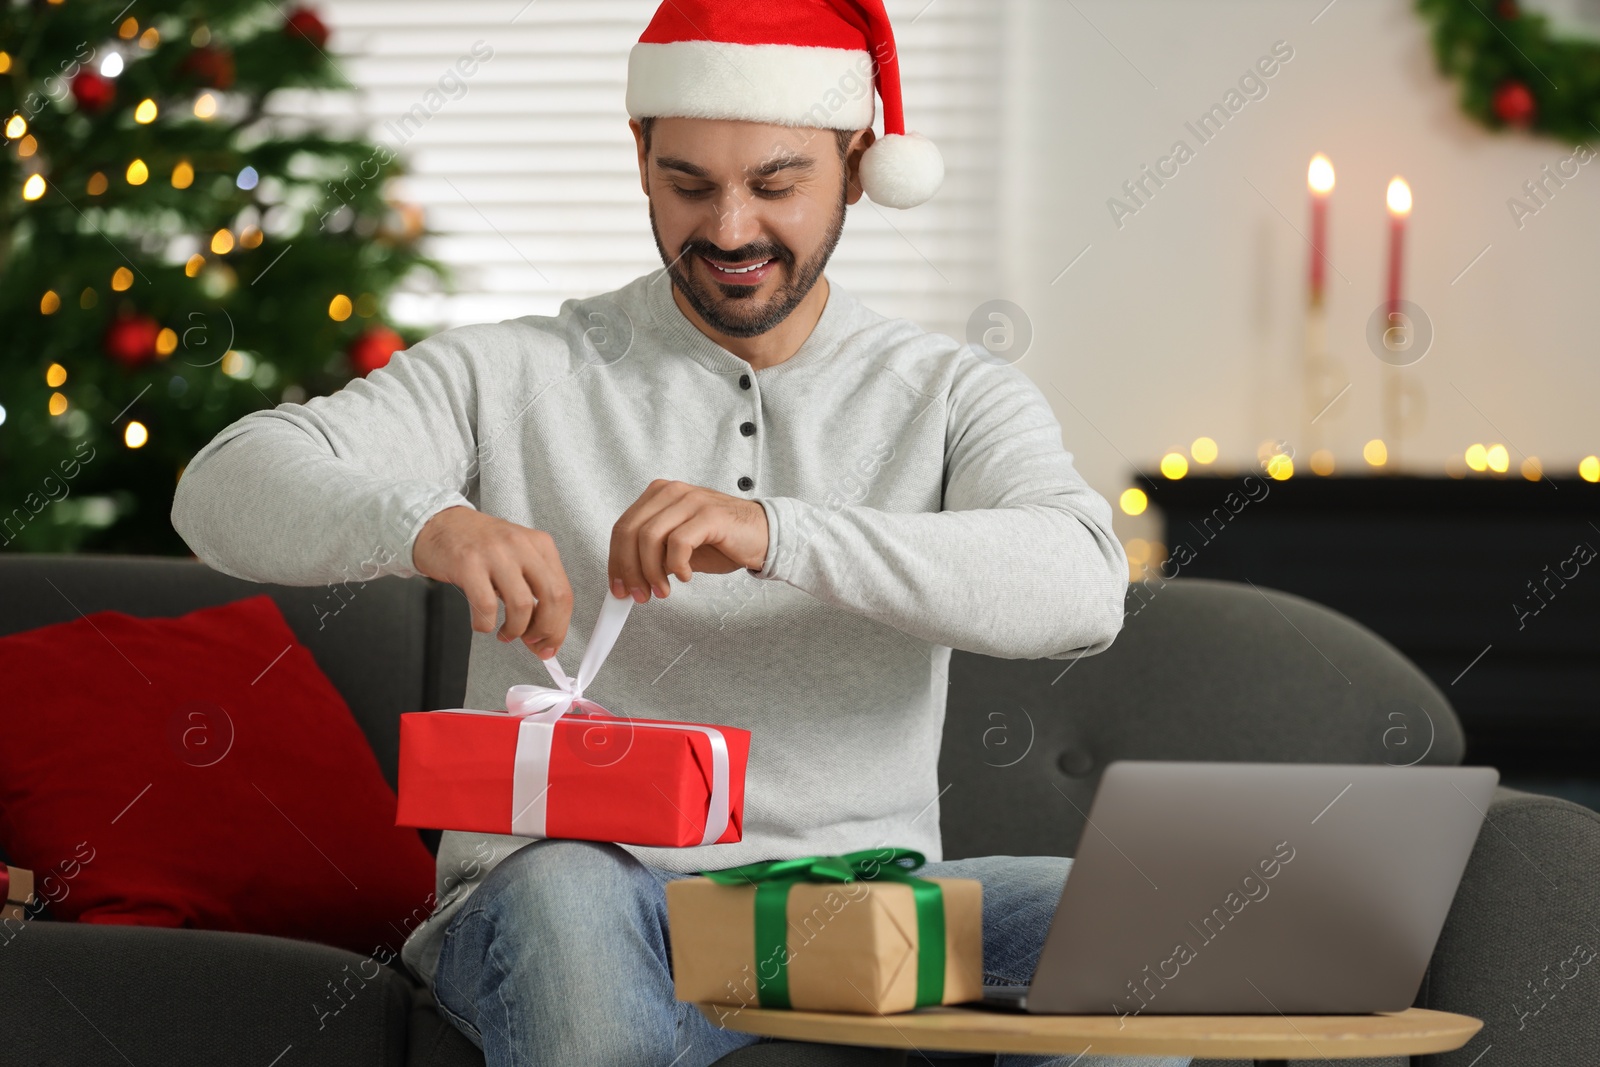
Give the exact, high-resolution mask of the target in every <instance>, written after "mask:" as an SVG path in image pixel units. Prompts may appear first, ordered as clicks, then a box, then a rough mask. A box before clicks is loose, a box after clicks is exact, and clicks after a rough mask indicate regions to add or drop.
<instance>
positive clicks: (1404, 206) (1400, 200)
mask: <svg viewBox="0 0 1600 1067" xmlns="http://www.w3.org/2000/svg"><path fill="white" fill-rule="evenodd" d="M1388 200H1389V214H1391V215H1393V216H1395V217H1396V218H1402V219H1403V218H1405V217H1406V216H1407V215H1409V214H1411V186H1409V185H1407V184H1406V180H1405V179H1404V178H1402V177H1400V176H1399V175H1398V174H1397V175H1395V177H1394V180H1392V181H1391V182H1390V183H1389V196H1388Z"/></svg>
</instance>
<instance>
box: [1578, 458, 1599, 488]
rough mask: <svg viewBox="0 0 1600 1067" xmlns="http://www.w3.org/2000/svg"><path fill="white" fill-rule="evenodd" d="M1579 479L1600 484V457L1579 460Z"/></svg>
mask: <svg viewBox="0 0 1600 1067" xmlns="http://www.w3.org/2000/svg"><path fill="white" fill-rule="evenodd" d="M1578 477H1580V478H1582V479H1583V480H1584V481H1586V482H1600V456H1584V457H1583V459H1581V460H1579V461H1578Z"/></svg>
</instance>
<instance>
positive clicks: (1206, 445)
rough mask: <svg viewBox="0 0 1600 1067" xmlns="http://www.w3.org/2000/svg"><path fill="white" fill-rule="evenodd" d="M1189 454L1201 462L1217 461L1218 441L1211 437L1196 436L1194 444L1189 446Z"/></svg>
mask: <svg viewBox="0 0 1600 1067" xmlns="http://www.w3.org/2000/svg"><path fill="white" fill-rule="evenodd" d="M1189 455H1191V456H1193V457H1194V461H1195V462H1196V463H1199V464H1202V465H1203V464H1207V463H1214V462H1216V458H1217V443H1216V442H1215V441H1213V440H1212V439H1211V438H1209V437H1196V438H1195V439H1194V444H1192V445H1190V446H1189Z"/></svg>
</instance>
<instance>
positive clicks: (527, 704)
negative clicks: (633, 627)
mask: <svg viewBox="0 0 1600 1067" xmlns="http://www.w3.org/2000/svg"><path fill="white" fill-rule="evenodd" d="M632 606H633V600H632V599H631V598H627V597H622V598H618V597H612V596H610V595H609V594H608V595H607V597H606V605H605V607H603V608H602V609H601V612H600V619H599V621H598V622H597V623H596V624H595V633H594V635H593V636H592V637H591V638H590V639H589V645H588V647H587V648H586V649H585V650H584V657H583V664H582V666H581V667H580V669H579V671H578V676H577V678H576V679H571V678H568V677H567V675H566V674H565V673H564V672H563V671H562V670H561V666H560V664H558V663H557V662H556V661H555V659H554V658H552V659H549V660H546V661H545V664H546V666H547V667H548V668H549V670H550V674H551V676H552V677H553V678H554V679H555V680H556V682H557V683H558V685H557V687H556V688H548V687H545V686H537V685H515V686H512V687H511V689H510V691H509V692H508V693H507V694H506V708H507V709H508V710H506V711H476V710H471V709H466V708H458V709H453V710H448V711H424V712H408V713H406V714H404V715H401V716H400V789H399V806H398V808H397V810H396V814H395V824H396V825H397V826H419V827H430V828H438V829H448V830H472V831H479V832H483V833H498V834H515V835H518V836H522V837H564V838H577V839H581V840H587V841H616V842H620V843H623V844H632V845H656V846H663V847H679V848H683V847H690V846H694V845H704V844H723V843H727V842H732V841H738V840H740V839H741V837H742V833H743V814H744V772H745V762H746V759H747V758H748V756H749V752H750V732H749V731H748V730H741V729H739V728H737V727H732V726H710V725H704V724H701V723H685V722H671V721H667V720H663V719H636V718H628V717H626V716H614V715H612V714H611V713H610V712H608V711H606V709H604V708H602V707H600V706H599V705H598V704H595V703H594V702H593V701H589V700H585V699H584V698H583V695H582V693H583V688H584V686H585V685H587V684H588V682H589V681H590V680H591V679H592V678H593V677H594V674H595V673H596V672H597V671H598V670H599V667H600V664H601V662H603V661H604V659H605V657H606V655H607V654H608V653H609V652H610V650H611V646H612V644H614V643H615V641H616V637H617V633H618V632H619V631H620V630H621V628H622V623H623V621H624V620H625V619H626V618H627V615H628V610H629V609H630V608H631V607H632ZM569 712H571V714H568V713H569Z"/></svg>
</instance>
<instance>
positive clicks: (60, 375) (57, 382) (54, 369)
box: [44, 363, 67, 389]
mask: <svg viewBox="0 0 1600 1067" xmlns="http://www.w3.org/2000/svg"><path fill="white" fill-rule="evenodd" d="M66 381H67V368H65V367H63V366H62V365H61V364H59V363H52V364H50V368H49V369H48V370H46V371H45V372H44V384H46V385H48V386H49V387H50V388H52V389H60V388H61V387H62V386H63V385H65V384H66Z"/></svg>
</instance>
